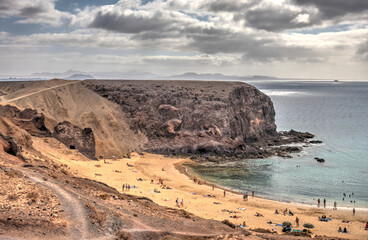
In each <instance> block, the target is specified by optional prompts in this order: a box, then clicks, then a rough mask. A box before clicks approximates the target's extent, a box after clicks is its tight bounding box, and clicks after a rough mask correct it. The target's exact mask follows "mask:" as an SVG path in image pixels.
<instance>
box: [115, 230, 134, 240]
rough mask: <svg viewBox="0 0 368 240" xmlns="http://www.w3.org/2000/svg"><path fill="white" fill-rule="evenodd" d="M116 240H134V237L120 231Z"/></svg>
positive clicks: (116, 235)
mask: <svg viewBox="0 0 368 240" xmlns="http://www.w3.org/2000/svg"><path fill="white" fill-rule="evenodd" d="M115 240H134V237H133V235H132V234H131V233H129V232H124V231H122V230H120V231H118V232H117V233H116V234H115Z"/></svg>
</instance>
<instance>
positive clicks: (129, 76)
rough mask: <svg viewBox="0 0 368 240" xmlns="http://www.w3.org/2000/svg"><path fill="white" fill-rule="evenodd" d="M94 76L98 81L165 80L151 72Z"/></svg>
mask: <svg viewBox="0 0 368 240" xmlns="http://www.w3.org/2000/svg"><path fill="white" fill-rule="evenodd" d="M91 74H92V75H93V76H95V77H96V78H98V79H131V80H143V79H146V80H154V79H163V78H164V77H163V76H159V75H156V74H153V73H150V72H141V71H128V72H92V73H91Z"/></svg>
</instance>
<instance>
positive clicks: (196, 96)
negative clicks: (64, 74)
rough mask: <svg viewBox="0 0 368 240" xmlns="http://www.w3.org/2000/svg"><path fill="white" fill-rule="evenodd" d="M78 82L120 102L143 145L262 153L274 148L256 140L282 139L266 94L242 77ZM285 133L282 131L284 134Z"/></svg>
mask: <svg viewBox="0 0 368 240" xmlns="http://www.w3.org/2000/svg"><path fill="white" fill-rule="evenodd" d="M82 84H84V85H85V86H86V87H87V88H89V89H91V90H93V91H95V92H96V93H98V94H99V95H100V96H102V97H104V98H107V99H108V100H110V101H113V102H115V103H117V104H118V105H120V107H121V109H122V111H123V113H124V114H125V116H126V118H127V119H129V120H130V121H129V123H130V126H131V129H132V130H133V131H142V132H143V133H144V134H145V135H146V136H147V137H148V143H147V144H146V145H145V148H146V149H145V150H146V151H150V152H157V153H182V154H207V153H212V154H217V155H223V154H229V155H233V154H243V155H244V154H245V155H259V154H260V155H262V154H266V155H267V154H272V153H274V152H272V153H271V152H269V151H268V150H265V149H262V146H267V145H274V144H275V143H279V144H282V143H283V142H284V140H281V136H280V135H279V134H278V133H277V132H276V125H275V111H274V107H273V103H272V101H271V99H270V98H269V97H268V96H266V95H265V94H263V93H262V92H260V91H259V90H258V89H256V88H255V87H253V86H250V85H248V84H245V83H240V82H205V81H94V80H91V81H84V82H83V83H82ZM289 137H290V134H286V133H284V139H289ZM298 137H300V136H298ZM302 138H303V137H302Z"/></svg>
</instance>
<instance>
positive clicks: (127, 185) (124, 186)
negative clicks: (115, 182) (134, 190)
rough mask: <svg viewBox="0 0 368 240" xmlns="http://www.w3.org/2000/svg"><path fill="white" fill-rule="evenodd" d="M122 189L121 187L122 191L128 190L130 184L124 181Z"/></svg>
mask: <svg viewBox="0 0 368 240" xmlns="http://www.w3.org/2000/svg"><path fill="white" fill-rule="evenodd" d="M122 189H123V192H124V191H125V190H127V191H129V190H130V185H129V184H127V183H125V184H123V186H122Z"/></svg>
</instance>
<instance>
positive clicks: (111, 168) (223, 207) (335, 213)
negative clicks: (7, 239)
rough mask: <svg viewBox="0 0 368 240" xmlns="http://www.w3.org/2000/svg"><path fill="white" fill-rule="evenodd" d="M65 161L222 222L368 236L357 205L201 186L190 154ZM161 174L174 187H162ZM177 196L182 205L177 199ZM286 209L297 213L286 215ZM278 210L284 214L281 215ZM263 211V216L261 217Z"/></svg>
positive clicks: (80, 171) (366, 214)
mask: <svg viewBox="0 0 368 240" xmlns="http://www.w3.org/2000/svg"><path fill="white" fill-rule="evenodd" d="M59 161H60V163H63V164H66V165H68V167H69V168H70V171H71V172H73V173H74V174H75V175H76V176H79V177H85V178H89V179H93V180H96V181H99V182H102V183H105V184H107V185H109V186H111V187H114V188H116V189H117V190H118V191H120V192H124V193H127V194H131V195H136V196H139V197H146V198H149V199H151V200H152V201H154V202H155V203H157V204H159V205H161V206H166V207H171V208H181V209H184V210H186V211H188V212H190V213H193V214H195V215H197V216H199V217H202V218H206V219H214V220H218V221H223V220H225V219H227V220H229V221H230V222H232V223H234V224H237V225H241V224H243V222H245V223H246V227H245V229H256V228H263V229H269V230H271V231H274V230H276V232H277V233H279V234H281V233H282V227H281V226H277V225H278V224H282V223H283V222H284V221H289V222H291V223H292V224H293V229H297V230H302V229H304V227H303V224H305V223H311V224H313V225H314V226H315V228H314V229H312V236H315V235H320V236H321V235H322V236H323V235H326V236H334V237H338V238H346V239H366V238H367V237H368V231H366V230H364V227H365V223H366V221H367V219H368V211H365V210H357V212H356V214H355V216H353V214H352V209H346V208H344V209H339V206H338V209H337V210H332V208H331V206H328V207H327V208H323V207H319V208H318V207H317V206H307V205H299V204H292V203H284V202H277V201H272V200H267V199H262V198H258V197H254V198H253V197H252V196H249V197H248V201H244V200H243V195H242V194H241V193H236V192H234V191H228V190H226V196H225V197H224V189H223V188H219V187H217V186H216V187H215V188H214V190H213V189H212V184H208V185H206V184H201V185H199V184H197V183H194V181H193V177H191V176H188V174H189V173H188V172H187V174H183V172H186V168H185V167H184V166H183V164H184V163H188V162H190V161H191V160H189V159H180V158H168V157H164V156H162V155H156V154H148V153H145V154H144V155H143V156H141V155H138V154H133V155H132V157H131V158H130V159H128V158H124V159H105V160H99V161H98V162H96V161H83V160H77V159H74V160H65V159H62V160H59ZM160 179H161V181H163V183H164V185H166V186H168V187H169V189H163V188H162V187H161V185H160V184H159V180H160ZM151 180H153V183H151ZM202 183H203V180H202ZM124 184H128V185H129V186H130V190H129V191H127V190H126V189H124V191H123V189H122V186H123V185H124ZM256 195H257V193H256ZM176 199H178V202H179V205H177V204H176ZM182 201H183V206H182V207H181V206H180V205H181V202H182ZM286 208H287V209H288V211H289V210H291V211H292V212H293V214H294V215H293V216H290V215H289V214H286V215H283V211H284V210H285V209H286ZM276 209H277V210H278V212H279V214H275V210H276ZM257 213H259V214H260V215H262V216H256V214H257ZM322 215H326V216H327V217H328V218H331V221H328V222H323V221H319V220H318V217H320V216H322ZM235 216H236V218H235ZM296 217H298V218H299V219H300V227H294V226H295V219H296ZM343 221H344V222H343ZM270 222H272V224H271V223H270ZM339 227H342V228H344V227H346V228H347V230H348V233H339V232H338V231H337V230H338V228H339Z"/></svg>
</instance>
